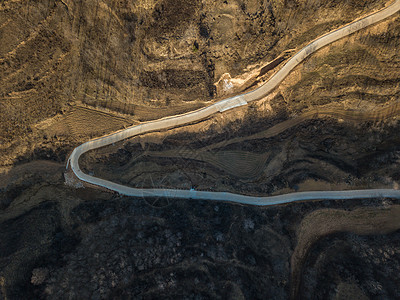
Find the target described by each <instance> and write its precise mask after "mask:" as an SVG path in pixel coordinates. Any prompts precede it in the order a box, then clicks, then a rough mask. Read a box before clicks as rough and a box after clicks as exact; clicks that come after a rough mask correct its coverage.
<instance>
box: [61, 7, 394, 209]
mask: <svg viewBox="0 0 400 300" xmlns="http://www.w3.org/2000/svg"><path fill="white" fill-rule="evenodd" d="M399 10H400V0H395V1H394V2H393V3H392V4H391V5H390V6H388V7H386V8H384V9H382V10H380V11H378V12H376V13H373V14H371V15H369V16H367V17H364V18H362V19H359V20H357V21H355V22H352V23H350V24H348V25H346V26H343V27H341V28H339V29H337V30H334V31H332V32H329V33H327V34H325V35H323V36H321V37H319V38H318V39H316V40H314V41H313V42H311V43H309V44H308V45H307V46H305V47H304V48H302V49H301V50H300V51H299V52H297V53H296V54H295V55H294V56H293V57H292V58H291V59H290V60H289V61H288V62H287V63H286V64H285V65H284V66H283V67H282V68H281V69H280V70H279V71H278V72H277V73H275V75H274V76H272V77H271V78H270V79H269V80H268V81H267V82H266V83H265V84H264V85H262V86H261V87H259V88H257V89H255V90H253V91H251V92H248V93H245V94H242V95H239V96H235V97H230V98H227V99H224V100H221V101H219V102H216V103H214V104H212V105H210V106H208V107H205V108H202V109H199V110H195V111H193V112H190V113H185V114H181V115H176V116H171V117H167V118H162V119H159V120H155V121H150V122H145V123H142V124H140V125H136V126H132V127H129V128H127V129H124V130H121V131H118V132H115V133H113V134H110V135H108V136H104V137H100V138H97V139H94V140H91V141H88V142H86V143H84V144H82V145H80V146H78V147H76V148H75V149H74V150H73V152H72V154H71V155H70V157H69V159H68V162H67V169H68V166H70V167H71V169H72V171H73V172H74V174H75V175H76V176H77V177H78V178H79V179H80V180H82V181H84V182H87V183H90V184H93V185H96V186H100V187H104V188H106V189H109V190H112V191H115V192H118V193H120V194H123V195H126V196H135V197H169V198H182V199H199V200H200V199H201V200H217V201H229V202H237V203H242V204H251V205H275V204H282V203H288V202H294V201H305V200H318V199H324V200H336V199H359V198H379V197H388V198H399V199H400V190H394V189H370V190H348V191H311V192H298V193H290V194H284V195H279V196H267V197H255V196H247V195H241V194H233V193H228V192H209V191H196V190H176V189H139V188H132V187H128V186H124V185H121V184H117V183H114V182H111V181H107V180H104V179H101V178H97V177H94V176H90V175H88V174H85V173H84V172H82V171H81V169H80V168H79V157H80V156H81V155H82V154H83V153H85V152H87V151H90V150H93V149H96V148H100V147H104V146H107V145H110V144H113V143H116V142H119V141H122V140H124V139H127V138H130V137H133V136H135V135H140V134H144V133H147V132H151V131H158V130H162V129H168V128H173V127H177V126H182V125H185V124H189V123H193V122H197V121H199V120H203V119H205V118H207V117H209V116H211V115H213V114H217V113H223V112H224V111H227V110H229V109H232V108H234V107H239V106H242V105H246V104H247V103H248V102H251V101H255V100H259V99H261V98H263V97H265V96H266V95H267V94H269V93H270V92H271V91H272V90H273V89H274V88H276V87H277V86H278V85H279V83H280V82H282V80H283V79H284V78H285V77H286V76H287V75H288V74H289V73H290V72H291V71H292V70H293V69H294V68H295V67H296V66H297V65H298V64H299V63H301V62H302V61H303V60H304V59H305V58H306V57H308V56H309V55H311V54H312V53H314V52H315V51H317V50H318V49H320V48H322V47H324V46H326V45H328V44H330V43H333V42H335V41H337V40H339V39H341V38H343V37H345V36H348V35H350V34H352V33H354V32H356V31H359V30H361V29H363V28H365V27H367V26H370V25H372V24H375V23H378V22H380V21H382V20H384V19H386V18H388V17H390V16H392V15H393V14H395V13H397V12H398V11H399Z"/></svg>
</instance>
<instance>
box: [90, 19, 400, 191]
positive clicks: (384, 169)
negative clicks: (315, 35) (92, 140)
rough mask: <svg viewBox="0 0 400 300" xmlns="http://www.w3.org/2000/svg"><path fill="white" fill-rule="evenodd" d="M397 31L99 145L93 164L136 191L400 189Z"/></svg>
mask: <svg viewBox="0 0 400 300" xmlns="http://www.w3.org/2000/svg"><path fill="white" fill-rule="evenodd" d="M399 28H400V18H399V17H398V16H395V17H393V18H391V19H389V20H387V21H384V22H382V23H380V24H378V25H376V26H372V27H370V28H368V29H366V30H364V31H362V32H360V33H357V34H355V35H353V36H351V37H349V38H345V39H342V40H340V41H338V42H336V43H334V44H333V45H331V46H328V47H326V48H324V49H322V50H321V51H318V52H317V53H316V55H313V56H311V57H310V58H308V59H307V60H306V61H305V62H304V63H302V64H301V65H300V66H299V67H297V68H296V69H295V71H294V72H293V73H292V74H290V75H289V77H288V78H287V79H285V80H284V82H283V83H282V84H281V85H280V86H279V87H278V89H277V90H276V91H275V92H274V93H273V95H270V96H269V97H267V98H266V99H263V100H260V101H258V103H256V104H255V105H253V104H250V105H249V107H244V108H238V109H236V110H234V111H232V112H227V113H226V114H224V115H223V116H217V117H213V118H212V119H211V120H206V121H203V122H201V124H195V125H192V126H188V127H184V128H181V129H174V130H170V131H166V132H164V133H155V134H148V136H149V138H148V142H146V136H147V135H144V136H141V137H138V138H133V139H132V140H131V141H128V142H124V143H121V144H120V146H119V147H120V148H119V150H118V152H116V153H113V154H111V155H110V156H107V154H106V153H107V150H106V149H102V150H101V153H103V154H102V156H100V157H99V156H97V157H99V158H100V159H99V160H96V156H95V155H94V152H95V151H94V152H93V153H92V155H91V159H89V160H87V161H86V169H87V170H88V171H89V172H91V173H93V174H95V176H97V177H101V178H106V179H109V180H112V181H114V180H115V181H117V182H120V183H122V184H128V185H131V186H133V187H168V188H175V187H176V186H177V187H178V188H191V187H194V188H196V189H200V190H218V191H233V192H236V193H244V194H246V193H250V194H251V193H253V194H256V195H265V194H270V193H280V192H287V191H288V190H292V191H297V190H310V189H311V190H315V189H321V188H322V189H326V188H327V189H335V188H337V189H358V188H372V187H376V188H379V187H387V188H393V187H396V186H398V179H399V177H398V172H397V169H398V159H399V157H398V147H397V146H396V145H397V144H398V139H397V136H396V134H395V132H396V131H397V130H398V126H399V125H398V116H399V95H400V85H399V82H400V81H399V78H400V73H399V70H400V69H399V68H398V66H399V63H400V57H399V56H398V51H397V49H398V47H399V45H398V40H399V35H400V31H399ZM387 41H390V42H387ZM372 43H373V44H374V47H371V45H372ZM221 122H222V123H223V124H224V125H219V126H220V128H218V129H217V128H216V125H215V124H216V123H218V124H220V123H221ZM223 126H225V127H223ZM191 127H192V128H191ZM190 128H191V129H190ZM200 128H202V129H201V132H200V133H199V132H198V131H197V132H196V129H197V130H199V129H200ZM151 136H157V137H158V142H156V143H155V142H154V141H153V140H152V139H151ZM138 141H140V142H141V146H138V145H137V144H135V143H137V142H138ZM114 148H115V147H114ZM96 163H97V164H96ZM114 174H118V175H116V176H115V175H114Z"/></svg>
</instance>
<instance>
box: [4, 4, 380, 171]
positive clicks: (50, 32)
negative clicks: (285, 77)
mask: <svg viewBox="0 0 400 300" xmlns="http://www.w3.org/2000/svg"><path fill="white" fill-rule="evenodd" d="M382 4H383V3H382V1H367V3H365V1H355V0H353V1H345V2H342V3H341V2H340V1H333V0H332V1H324V2H314V1H271V2H268V1H265V3H264V2H259V1H255V0H252V1H229V2H228V1H225V2H223V1H222V2H221V3H219V4H216V3H215V2H214V1H198V0H196V1H176V0H164V1H158V2H156V1H147V0H146V1H137V2H132V3H131V2H128V1H121V2H115V1H94V0H89V1H47V2H31V1H3V2H2V3H1V5H0V24H1V25H0V33H1V46H0V74H1V75H0V82H1V86H0V99H1V101H0V105H1V110H0V114H1V115H0V120H1V122H0V143H1V144H0V146H1V147H2V148H3V149H4V150H3V151H4V156H7V157H8V156H11V157H10V159H13V158H14V157H13V156H14V155H13V153H12V151H10V150H9V149H10V148H21V144H20V143H18V141H17V140H18V138H21V137H22V136H26V135H29V141H30V143H31V144H32V145H25V147H26V148H27V149H26V150H25V152H26V153H30V152H32V151H33V149H34V148H35V147H36V146H38V145H36V144H40V143H41V142H42V139H41V137H42V135H43V133H42V132H36V130H35V128H34V125H35V124H36V123H37V122H40V121H43V120H44V119H46V118H48V117H51V116H54V115H57V114H62V113H63V112H65V111H67V110H69V109H70V106H68V105H67V104H75V103H84V104H88V105H90V106H92V107H104V108H107V109H111V110H112V111H114V112H120V113H124V114H127V115H128V116H125V117H127V118H128V119H129V120H130V117H131V116H132V117H133V118H134V119H135V120H147V119H156V118H159V117H161V116H165V115H172V114H176V113H178V112H183V111H188V110H192V109H194V108H197V107H200V106H202V105H205V104H206V103H205V102H204V101H208V100H211V99H213V98H215V97H217V96H218V95H216V88H215V86H214V83H216V82H217V81H218V80H219V78H220V77H221V76H222V75H223V74H224V73H229V74H230V75H231V76H232V77H235V76H238V75H241V74H244V73H245V72H250V73H251V71H254V70H258V69H259V68H260V67H262V66H263V65H265V64H266V63H268V62H269V61H271V60H273V59H274V58H276V57H278V56H279V55H281V54H282V53H283V52H284V51H286V50H288V49H292V48H295V47H300V46H301V45H303V44H305V43H307V42H308V41H309V40H310V39H312V38H315V37H317V36H318V35H320V34H321V33H323V32H326V31H327V30H329V29H332V28H335V27H337V26H339V25H341V24H344V23H347V22H349V21H351V20H353V19H354V18H355V17H356V16H361V15H363V14H365V13H366V12H370V11H373V10H375V9H379V8H381V7H382ZM316 11H318V17H316V15H315V12H316ZM82 124H83V125H84V126H85V127H89V126H94V125H100V122H98V121H97V120H96V119H95V118H92V119H91V122H88V123H82ZM100 126H101V125H100ZM32 127H33V128H32ZM113 130H115V128H113ZM31 131H33V132H31ZM50 131H52V130H50ZM74 132H76V130H73V132H72V133H71V132H70V131H68V130H65V131H62V132H61V133H60V134H59V135H58V136H57V137H56V139H58V140H60V139H61V140H63V141H62V142H63V143H65V144H67V145H68V142H69V143H73V144H74V145H75V144H77V142H78V141H77V140H76V137H75V135H74ZM44 134H46V133H44ZM89 137H90V136H89ZM33 141H34V142H33ZM79 141H83V139H80V140H79ZM14 150H15V149H14ZM17 153H18V155H19V156H21V155H23V154H24V153H19V152H17ZM11 162H12V160H6V164H9V163H11ZM3 164H4V163H3Z"/></svg>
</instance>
